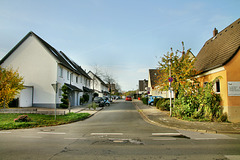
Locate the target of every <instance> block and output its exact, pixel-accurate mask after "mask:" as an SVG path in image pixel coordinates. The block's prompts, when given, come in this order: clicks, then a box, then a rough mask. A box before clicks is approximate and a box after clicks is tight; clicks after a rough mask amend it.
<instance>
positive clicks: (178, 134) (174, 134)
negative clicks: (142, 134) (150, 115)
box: [152, 133, 182, 136]
mask: <svg viewBox="0 0 240 160" xmlns="http://www.w3.org/2000/svg"><path fill="white" fill-rule="evenodd" d="M181 135H182V134H181V133H152V136H181Z"/></svg>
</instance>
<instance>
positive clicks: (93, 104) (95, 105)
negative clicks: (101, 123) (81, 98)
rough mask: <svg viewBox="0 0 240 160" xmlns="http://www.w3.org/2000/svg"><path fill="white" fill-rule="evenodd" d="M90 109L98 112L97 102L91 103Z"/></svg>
mask: <svg viewBox="0 0 240 160" xmlns="http://www.w3.org/2000/svg"><path fill="white" fill-rule="evenodd" d="M88 108H89V109H91V108H93V109H94V110H96V108H97V104H96V103H95V102H93V103H90V104H89V105H88Z"/></svg>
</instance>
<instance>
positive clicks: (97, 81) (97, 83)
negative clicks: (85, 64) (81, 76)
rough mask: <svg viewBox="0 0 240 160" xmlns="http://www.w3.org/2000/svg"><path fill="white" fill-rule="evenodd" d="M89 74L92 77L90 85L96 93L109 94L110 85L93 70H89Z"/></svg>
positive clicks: (100, 95) (99, 94) (100, 94)
mask: <svg viewBox="0 0 240 160" xmlns="http://www.w3.org/2000/svg"><path fill="white" fill-rule="evenodd" d="M88 75H89V76H90V77H91V78H92V80H91V83H90V87H91V89H92V90H94V93H98V96H99V97H103V96H107V95H108V94H109V92H108V85H106V84H105V83H104V82H103V80H102V79H101V78H100V77H99V76H97V75H96V74H94V73H93V72H92V71H89V72H88Z"/></svg>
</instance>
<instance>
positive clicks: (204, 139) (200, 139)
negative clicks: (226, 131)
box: [193, 138, 217, 140]
mask: <svg viewBox="0 0 240 160" xmlns="http://www.w3.org/2000/svg"><path fill="white" fill-rule="evenodd" d="M193 139H194V140H216V139H217V138H193Z"/></svg>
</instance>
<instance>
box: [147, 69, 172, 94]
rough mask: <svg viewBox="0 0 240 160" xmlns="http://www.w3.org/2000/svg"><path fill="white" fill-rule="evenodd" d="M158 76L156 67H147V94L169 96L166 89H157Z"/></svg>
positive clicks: (159, 74)
mask: <svg viewBox="0 0 240 160" xmlns="http://www.w3.org/2000/svg"><path fill="white" fill-rule="evenodd" d="M160 76H161V73H160V71H159V70H158V69H149V76H148V89H149V95H150V96H162V97H163V98H169V92H168V91H160V89H159V85H158V79H159V77H160ZM172 97H173V95H172Z"/></svg>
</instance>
